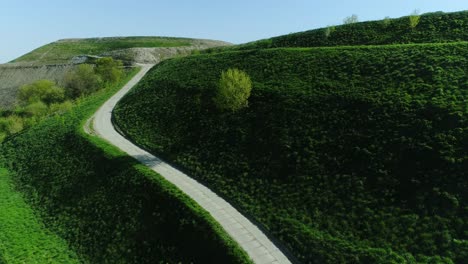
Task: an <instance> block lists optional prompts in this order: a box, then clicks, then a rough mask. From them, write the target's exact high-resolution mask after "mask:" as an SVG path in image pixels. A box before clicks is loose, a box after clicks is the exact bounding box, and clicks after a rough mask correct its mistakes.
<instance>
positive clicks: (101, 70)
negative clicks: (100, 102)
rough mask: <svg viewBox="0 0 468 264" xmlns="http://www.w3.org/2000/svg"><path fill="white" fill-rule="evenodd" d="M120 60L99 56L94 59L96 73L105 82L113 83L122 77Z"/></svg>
mask: <svg viewBox="0 0 468 264" xmlns="http://www.w3.org/2000/svg"><path fill="white" fill-rule="evenodd" d="M122 65H123V64H122V61H120V60H114V59H112V58H111V57H104V58H100V59H98V60H97V61H96V68H94V70H95V72H96V74H98V75H99V76H100V77H101V79H102V80H103V81H104V82H106V83H115V82H117V81H118V80H120V78H121V77H122V74H123V70H122Z"/></svg>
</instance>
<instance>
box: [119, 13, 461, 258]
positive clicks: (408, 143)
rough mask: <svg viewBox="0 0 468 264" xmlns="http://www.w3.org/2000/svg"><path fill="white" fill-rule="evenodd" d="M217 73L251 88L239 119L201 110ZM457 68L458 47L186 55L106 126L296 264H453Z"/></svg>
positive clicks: (154, 74) (457, 217) (211, 108)
mask: <svg viewBox="0 0 468 264" xmlns="http://www.w3.org/2000/svg"><path fill="white" fill-rule="evenodd" d="M461 14H463V13H461ZM454 15H460V14H452V16H454ZM427 20H428V18H427V16H426V18H424V17H422V18H421V26H422V25H423V24H424V23H427ZM424 21H426V22H424ZM447 23H451V22H450V21H447ZM418 27H419V26H418ZM228 68H241V69H244V70H245V72H246V73H248V74H249V76H250V77H251V79H252V82H253V87H254V89H253V90H252V94H251V96H250V99H249V107H248V108H244V109H241V110H240V111H238V112H219V111H216V106H215V105H214V104H213V103H212V100H211V98H212V96H213V93H214V91H216V87H217V85H218V78H219V74H220V72H222V71H224V70H226V69H228ZM467 69H468V44H466V43H456V44H428V45H396V46H382V47H359V48H351V47H349V48H313V49H272V50H251V51H245V52H232V53H228V52H226V53H220V54H212V55H202V56H200V55H198V56H193V57H189V58H184V59H174V60H170V61H166V62H164V63H162V64H161V65H160V66H158V67H156V68H155V69H153V70H152V71H151V72H150V73H149V74H148V75H147V77H145V78H144V79H143V81H142V82H141V83H140V84H139V86H138V87H137V88H135V89H134V90H133V91H132V92H131V93H130V94H129V95H128V96H126V97H125V98H124V99H123V100H122V101H121V102H120V103H119V104H118V106H117V108H116V109H115V111H114V118H115V122H116V123H117V124H118V126H119V127H120V128H121V129H122V130H123V131H124V132H125V133H126V134H127V135H128V136H129V137H130V138H131V139H132V140H134V141H135V142H137V143H138V144H140V145H142V146H144V147H146V148H147V149H149V150H151V151H152V152H154V153H157V154H159V155H161V156H162V157H164V158H166V159H167V160H169V161H171V162H174V163H176V164H177V165H179V166H181V167H182V168H184V169H185V170H186V171H187V172H188V173H190V174H191V175H193V176H194V177H196V178H197V179H198V180H201V181H203V182H205V183H206V184H207V185H208V186H210V188H212V189H214V190H215V191H216V192H217V193H219V194H220V195H223V196H225V197H227V199H228V200H229V201H230V202H232V203H234V204H236V205H237V207H239V208H240V209H241V210H242V211H243V212H245V213H247V214H249V215H252V216H253V217H254V218H255V220H257V221H258V222H260V223H261V224H262V225H263V226H264V227H265V228H266V229H267V230H269V231H270V232H271V233H272V234H273V235H274V236H275V237H277V238H278V239H279V240H281V241H282V242H283V243H284V244H285V245H286V247H287V248H289V249H290V250H291V251H292V252H293V254H294V255H295V256H296V257H297V258H298V259H299V260H301V261H302V262H304V263H404V262H407V263H415V262H416V261H418V262H423V263H451V262H452V261H453V262H454V263H463V261H464V260H466V259H467V257H468V255H467V252H468V245H467V243H466V241H467V239H468V237H467V233H466V230H468V210H467V208H468V207H467V205H466V202H467V198H468V197H467V195H468V193H467V192H466V190H467V188H468V182H467V179H468V175H467V173H468V155H467V150H468V130H467V128H468V119H467V114H468V112H467V111H468V109H467V108H466V105H467V98H468V97H467V95H468V74H467ZM142 109H144V111H142ZM392 261H393V262H392Z"/></svg>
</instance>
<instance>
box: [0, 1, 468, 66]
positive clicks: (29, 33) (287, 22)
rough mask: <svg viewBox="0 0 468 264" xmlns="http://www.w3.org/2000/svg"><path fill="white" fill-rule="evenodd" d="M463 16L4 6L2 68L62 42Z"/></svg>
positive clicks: (248, 7)
mask: <svg viewBox="0 0 468 264" xmlns="http://www.w3.org/2000/svg"><path fill="white" fill-rule="evenodd" d="M415 9H419V10H420V12H421V13H426V12H433V11H446V12H450V11H461V10H467V9H468V0H381V1H378V0H377V1H376V0H281V1H280V0H226V1H225V0H166V1H160V0H133V1H131V0H0V36H1V41H0V63H2V62H7V61H9V60H12V59H14V58H16V57H18V56H20V55H22V54H24V53H26V52H29V51H30V50H32V49H34V48H37V47H39V46H41V45H44V44H47V43H50V42H53V41H55V40H58V39H62V38H76V37H80V38H81V37H104V36H132V35H133V36H135V35H137V36H180V37H193V38H208V39H218V40H225V41H229V42H232V43H243V42H248V41H252V40H257V39H262V38H268V37H272V36H277V35H282V34H287V33H291V32H297V31H304V30H308V29H313V28H318V27H323V26H327V25H333V24H341V23H342V20H343V18H345V17H346V16H350V15H351V14H357V15H358V17H359V20H360V21H364V20H376V19H382V18H384V17H385V16H390V17H400V16H404V15H408V14H410V13H411V12H412V11H413V10H415Z"/></svg>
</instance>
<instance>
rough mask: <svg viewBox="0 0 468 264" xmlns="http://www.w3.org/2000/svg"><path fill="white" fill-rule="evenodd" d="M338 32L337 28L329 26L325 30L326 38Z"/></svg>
mask: <svg viewBox="0 0 468 264" xmlns="http://www.w3.org/2000/svg"><path fill="white" fill-rule="evenodd" d="M335 30H336V27H335V26H328V27H327V28H325V37H327V38H328V37H330V35H331V34H332V33H333V32H335Z"/></svg>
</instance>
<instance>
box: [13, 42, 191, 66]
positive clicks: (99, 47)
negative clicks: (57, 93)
mask: <svg viewBox="0 0 468 264" xmlns="http://www.w3.org/2000/svg"><path fill="white" fill-rule="evenodd" d="M192 41H193V40H191V39H184V38H168V37H115V38H90V39H64V40H59V41H57V42H53V43H50V44H48V45H45V46H42V47H40V48H38V49H36V50H33V51H32V52H30V53H28V54H26V55H23V56H21V57H19V58H18V59H16V60H14V61H13V62H30V61H41V62H44V63H63V62H69V61H70V59H72V58H73V57H75V56H78V55H101V54H103V53H105V52H110V51H113V50H120V49H128V48H138V47H145V48H152V47H182V46H190V45H191V43H192Z"/></svg>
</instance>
